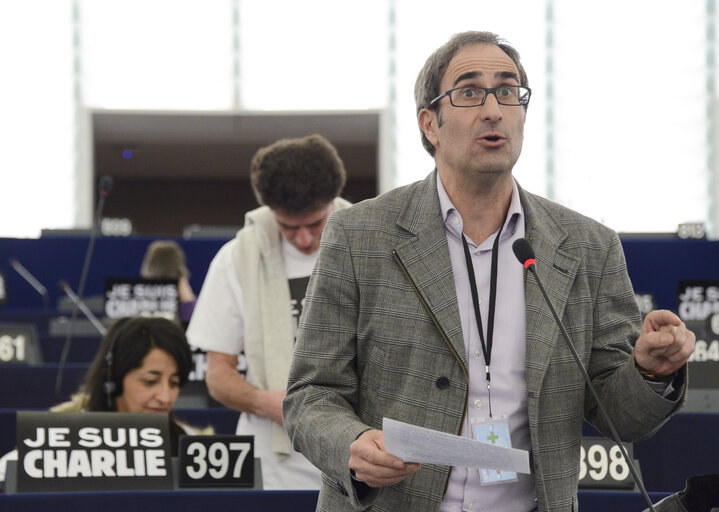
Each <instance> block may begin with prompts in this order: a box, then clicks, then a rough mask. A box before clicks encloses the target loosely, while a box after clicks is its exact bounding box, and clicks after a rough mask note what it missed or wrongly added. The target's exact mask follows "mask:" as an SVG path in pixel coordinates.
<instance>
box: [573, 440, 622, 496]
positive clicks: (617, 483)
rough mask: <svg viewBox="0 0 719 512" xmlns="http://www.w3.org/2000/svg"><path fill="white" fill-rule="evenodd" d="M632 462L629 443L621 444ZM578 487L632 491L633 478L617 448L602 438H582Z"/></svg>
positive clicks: (614, 444) (613, 443)
mask: <svg viewBox="0 0 719 512" xmlns="http://www.w3.org/2000/svg"><path fill="white" fill-rule="evenodd" d="M622 446H624V449H625V450H627V454H628V455H629V460H632V457H633V453H634V449H633V445H632V444H631V443H622ZM579 487H580V488H594V489H632V488H633V487H634V478H632V473H631V471H630V470H629V466H628V465H627V462H626V460H624V457H623V456H622V452H621V450H620V449H619V446H617V444H616V443H615V442H614V441H611V440H609V439H606V438H604V437H582V447H581V452H580V459H579Z"/></svg>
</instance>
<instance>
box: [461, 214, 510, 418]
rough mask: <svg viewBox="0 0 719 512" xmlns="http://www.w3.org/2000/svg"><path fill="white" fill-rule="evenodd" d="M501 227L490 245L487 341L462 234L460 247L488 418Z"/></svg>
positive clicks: (467, 249) (490, 404) (471, 268)
mask: <svg viewBox="0 0 719 512" xmlns="http://www.w3.org/2000/svg"><path fill="white" fill-rule="evenodd" d="M502 227H503V226H500V227H499V231H498V232H497V238H495V239H494V244H493V245H492V273H491V274H490V280H489V315H488V316H489V317H488V318H487V341H486V343H485V341H484V332H483V329H482V314H481V313H480V311H479V293H478V292H477V280H476V278H475V277H474V264H473V263H472V256H471V255H470V254H469V245H467V239H466V238H464V233H462V245H463V246H464V258H465V260H466V261H467V273H468V274H469V287H470V289H471V290H472V303H473V304H474V317H475V319H476V320H477V329H478V330H479V341H480V342H481V344H482V354H484V363H485V366H484V368H485V371H486V372H487V394H488V398H489V416H490V418H491V417H492V395H491V390H490V381H491V380H492V376H491V375H490V373H489V365H490V363H491V361H492V338H493V337H494V309H495V305H496V303H497V265H498V262H499V237H500V236H502Z"/></svg>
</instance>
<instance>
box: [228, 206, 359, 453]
mask: <svg viewBox="0 0 719 512" xmlns="http://www.w3.org/2000/svg"><path fill="white" fill-rule="evenodd" d="M334 205H335V208H343V207H345V206H348V205H349V203H348V202H347V201H345V200H343V199H340V198H337V199H335V201H334ZM237 242H238V243H237V244H235V247H234V251H233V254H232V261H233V264H234V267H235V271H236V273H237V277H238V279H239V281H240V284H241V289H242V302H243V308H244V315H243V316H244V319H245V321H244V324H245V332H244V339H245V357H246V359H247V367H248V369H249V371H251V372H252V375H253V380H254V382H253V384H254V385H255V386H257V387H258V388H260V389H264V390H283V389H286V388H287V378H288V376H289V371H290V361H291V359H292V348H293V345H294V337H295V334H294V324H293V319H292V311H291V309H290V300H291V297H290V288H289V283H288V281H287V275H286V273H285V267H284V261H283V257H282V236H281V234H280V230H279V228H278V227H277V223H276V221H275V218H274V215H273V213H272V210H271V209H270V208H268V207H267V206H263V207H261V208H258V209H256V210H253V211H251V212H249V213H248V214H247V215H246V216H245V226H244V228H243V229H241V230H240V231H239V232H238V233H237ZM272 450H273V451H274V452H275V453H277V454H278V455H285V456H286V455H289V454H290V453H292V444H291V443H290V439H289V437H287V434H286V433H285V430H284V428H283V427H282V426H281V425H279V424H277V423H275V422H272Z"/></svg>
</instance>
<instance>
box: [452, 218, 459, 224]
mask: <svg viewBox="0 0 719 512" xmlns="http://www.w3.org/2000/svg"><path fill="white" fill-rule="evenodd" d="M452 222H454V225H455V226H456V225H457V224H459V219H458V218H457V217H455V218H454V219H452Z"/></svg>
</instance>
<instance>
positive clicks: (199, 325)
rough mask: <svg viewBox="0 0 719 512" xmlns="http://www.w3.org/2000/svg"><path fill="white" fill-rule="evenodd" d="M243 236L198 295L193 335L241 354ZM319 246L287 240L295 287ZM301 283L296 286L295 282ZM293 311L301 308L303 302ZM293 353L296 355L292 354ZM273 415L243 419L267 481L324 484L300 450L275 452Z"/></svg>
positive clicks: (209, 347)
mask: <svg viewBox="0 0 719 512" xmlns="http://www.w3.org/2000/svg"><path fill="white" fill-rule="evenodd" d="M236 244H237V239H232V240H230V241H229V242H227V243H226V244H225V245H224V246H222V248H221V249H220V250H219V251H218V253H217V255H216V256H215V258H214V259H213V260H212V263H211V264H210V268H209V269H208V271H207V276H206V277H205V281H204V283H203V285H202V290H201V291H200V295H199V296H198V298H197V304H196V305H195V310H194V312H193V313H192V319H191V320H190V325H189V326H188V328H187V339H188V340H189V342H190V344H191V345H192V346H196V347H198V348H201V349H203V350H206V351H211V352H221V353H223V354H231V355H237V354H240V353H241V352H242V351H243V350H244V348H245V340H244V336H243V333H244V313H243V311H244V310H243V305H242V289H241V286H240V283H239V282H238V280H237V274H236V272H235V268H234V262H233V261H232V251H233V247H234V246H235V245H236ZM318 255H319V251H317V252H315V253H314V254H309V255H308V254H304V253H301V252H300V251H298V250H297V249H296V248H295V247H294V246H293V245H292V244H290V243H289V242H287V240H285V239H284V238H283V239H282V259H283V261H284V267H285V268H284V270H285V275H286V276H287V279H288V280H289V281H290V287H291V288H293V286H292V282H293V280H298V281H297V282H296V283H295V284H297V283H303V282H304V283H305V288H306V281H307V280H308V279H309V276H310V274H311V273H312V269H313V268H314V265H315V262H316V261H317V256H318ZM295 288H296V287H295ZM297 306H298V304H293V310H298V311H301V304H299V306H300V307H299V308H298V307H297ZM287 357H291V354H287ZM245 378H246V379H247V382H248V383H249V384H252V385H256V383H255V381H254V375H253V369H252V368H251V367H248V368H247V374H246V377H245ZM271 421H272V420H270V419H268V418H262V417H259V416H255V415H253V414H250V413H246V412H243V413H242V414H241V415H240V420H239V423H238V424H237V433H238V434H239V435H254V436H255V456H256V457H259V458H260V459H261V463H262V480H263V486H264V488H265V489H268V490H270V489H319V488H320V485H321V479H320V472H319V470H318V469H317V468H315V467H314V466H313V465H312V464H311V463H310V462H309V461H308V460H307V459H305V458H304V456H302V455H301V454H300V453H297V452H293V453H292V454H291V455H290V456H289V457H287V458H284V459H283V460H282V461H280V460H279V458H278V455H277V454H275V453H274V452H273V451H272V436H271V430H270V424H271Z"/></svg>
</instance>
